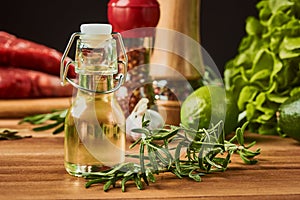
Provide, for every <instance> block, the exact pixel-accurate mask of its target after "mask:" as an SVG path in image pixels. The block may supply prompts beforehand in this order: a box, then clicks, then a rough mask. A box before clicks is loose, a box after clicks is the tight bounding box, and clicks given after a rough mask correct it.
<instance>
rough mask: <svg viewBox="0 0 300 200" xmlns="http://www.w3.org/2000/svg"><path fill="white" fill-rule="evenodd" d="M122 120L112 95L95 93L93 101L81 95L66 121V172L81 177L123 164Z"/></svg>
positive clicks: (123, 131)
mask: <svg viewBox="0 0 300 200" xmlns="http://www.w3.org/2000/svg"><path fill="white" fill-rule="evenodd" d="M95 108H98V109H95ZM124 121H125V118H124V115H123V113H122V110H121V108H120V106H119V105H118V104H117V102H115V100H114V97H113V94H105V95H104V94H98V95H97V96H96V97H94V98H93V97H90V96H89V95H87V94H84V93H83V92H80V93H79V96H77V98H76V99H75V100H74V102H73V105H72V107H71V108H70V110H69V112H68V114H67V116H66V121H65V144H64V146H65V168H66V170H67V172H68V173H69V174H71V175H75V176H82V174H83V173H86V172H96V171H103V170H105V169H107V168H110V167H112V166H114V165H116V164H118V163H122V162H124V159H125V123H124Z"/></svg>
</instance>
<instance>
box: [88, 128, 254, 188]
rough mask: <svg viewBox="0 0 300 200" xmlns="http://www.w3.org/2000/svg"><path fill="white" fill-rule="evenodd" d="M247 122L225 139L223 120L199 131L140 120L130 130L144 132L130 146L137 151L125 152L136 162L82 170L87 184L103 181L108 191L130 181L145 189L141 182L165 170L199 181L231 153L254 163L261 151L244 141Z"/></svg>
mask: <svg viewBox="0 0 300 200" xmlns="http://www.w3.org/2000/svg"><path fill="white" fill-rule="evenodd" d="M247 125H248V123H245V124H244V125H243V126H242V128H238V129H237V130H236V134H235V135H234V136H233V138H232V139H230V140H229V141H227V140H225V139H224V138H225V134H224V132H223V131H222V126H223V123H222V122H220V123H218V124H216V125H215V126H214V127H212V128H211V129H207V130H206V129H200V130H198V131H197V130H194V129H188V128H185V127H183V126H179V127H177V126H170V127H169V128H168V129H157V130H149V129H148V128H147V123H143V126H144V127H143V128H141V129H134V130H132V131H135V132H137V133H141V134H144V136H143V137H141V138H140V139H138V140H137V141H136V142H134V143H133V144H132V145H131V146H130V148H134V147H136V146H139V155H127V156H128V157H130V158H136V159H137V162H126V163H121V164H119V165H116V166H115V167H113V168H111V169H109V170H107V171H103V172H92V173H86V174H83V176H84V177H85V178H86V179H88V182H87V183H86V188H88V187H90V186H91V185H93V184H99V183H102V184H104V185H103V190H104V191H108V190H109V189H110V188H112V187H116V185H117V184H121V189H122V191H123V192H125V190H126V187H125V185H126V183H127V182H133V183H134V184H135V185H136V187H137V188H138V189H144V184H143V183H145V184H146V185H149V182H155V176H154V174H160V173H167V172H169V173H173V174H174V175H176V176H177V177H178V178H183V177H188V178H190V179H192V180H194V181H197V182H199V181H201V176H203V175H205V174H208V173H213V172H223V171H225V170H226V169H227V167H228V164H229V163H230V162H231V156H232V155H233V154H234V153H237V154H239V155H240V157H241V159H242V160H243V161H244V162H245V163H246V164H255V163H256V162H257V160H256V159H254V157H255V156H257V155H259V154H260V149H257V150H256V151H252V150H250V149H249V148H251V147H253V145H254V144H255V142H253V143H251V144H249V145H248V146H246V145H245V141H244V131H245V129H246V126H247ZM234 142H236V143H234Z"/></svg>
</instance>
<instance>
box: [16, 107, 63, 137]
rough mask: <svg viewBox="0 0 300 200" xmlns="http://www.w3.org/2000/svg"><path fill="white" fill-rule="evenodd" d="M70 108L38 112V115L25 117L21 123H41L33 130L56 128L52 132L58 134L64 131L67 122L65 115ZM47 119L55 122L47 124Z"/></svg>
mask: <svg viewBox="0 0 300 200" xmlns="http://www.w3.org/2000/svg"><path fill="white" fill-rule="evenodd" d="M67 111H68V110H59V111H53V112H51V113H46V114H37V115H32V116H28V117H25V118H23V119H22V120H21V121H20V122H19V124H22V123H25V122H27V123H30V124H33V125H41V124H42V126H38V127H35V128H33V129H32V130H33V131H45V130H48V129H52V128H55V129H54V131H53V132H52V133H53V134H58V133H60V132H63V130H64V122H65V117H66V114H67ZM47 121H53V123H49V124H45V122H47Z"/></svg>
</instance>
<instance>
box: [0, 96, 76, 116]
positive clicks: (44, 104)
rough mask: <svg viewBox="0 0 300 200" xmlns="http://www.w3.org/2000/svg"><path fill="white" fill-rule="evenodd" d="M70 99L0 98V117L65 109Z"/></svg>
mask: <svg viewBox="0 0 300 200" xmlns="http://www.w3.org/2000/svg"><path fill="white" fill-rule="evenodd" d="M71 100H72V99H71V97H68V98H44V99H20V100H19V99H18V100H0V118H20V117H26V116H30V115H34V114H41V113H49V112H52V111H53V110H62V109H66V108H68V107H69V106H70V102H71Z"/></svg>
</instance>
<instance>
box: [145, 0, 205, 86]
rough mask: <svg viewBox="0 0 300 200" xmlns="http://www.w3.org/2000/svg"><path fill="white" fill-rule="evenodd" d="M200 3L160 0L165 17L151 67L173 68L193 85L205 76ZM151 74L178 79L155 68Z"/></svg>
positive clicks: (170, 73) (167, 72)
mask: <svg viewBox="0 0 300 200" xmlns="http://www.w3.org/2000/svg"><path fill="white" fill-rule="evenodd" d="M200 1H201V0H189V1H186V0H158V2H159V4H160V10H161V16H160V20H159V23H158V25H157V28H158V30H157V32H156V41H155V50H154V52H153V55H152V57H151V63H153V64H159V65H164V66H168V67H171V68H173V69H174V70H175V71H177V72H179V73H181V74H182V75H183V76H184V77H185V78H186V79H187V80H189V81H191V82H193V81H197V80H199V79H201V76H202V75H203V73H204V66H203V64H202V58H201V52H200V51H201V49H200V48H199V43H200ZM166 50H167V51H166ZM178 52H179V54H180V55H178ZM150 74H151V76H152V77H154V78H159V79H164V78H166V79H172V78H173V77H176V76H175V75H174V73H173V70H168V69H167V68H165V67H163V69H162V68H160V67H159V66H155V65H154V66H151V71H150ZM201 74H202V75H201Z"/></svg>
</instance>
